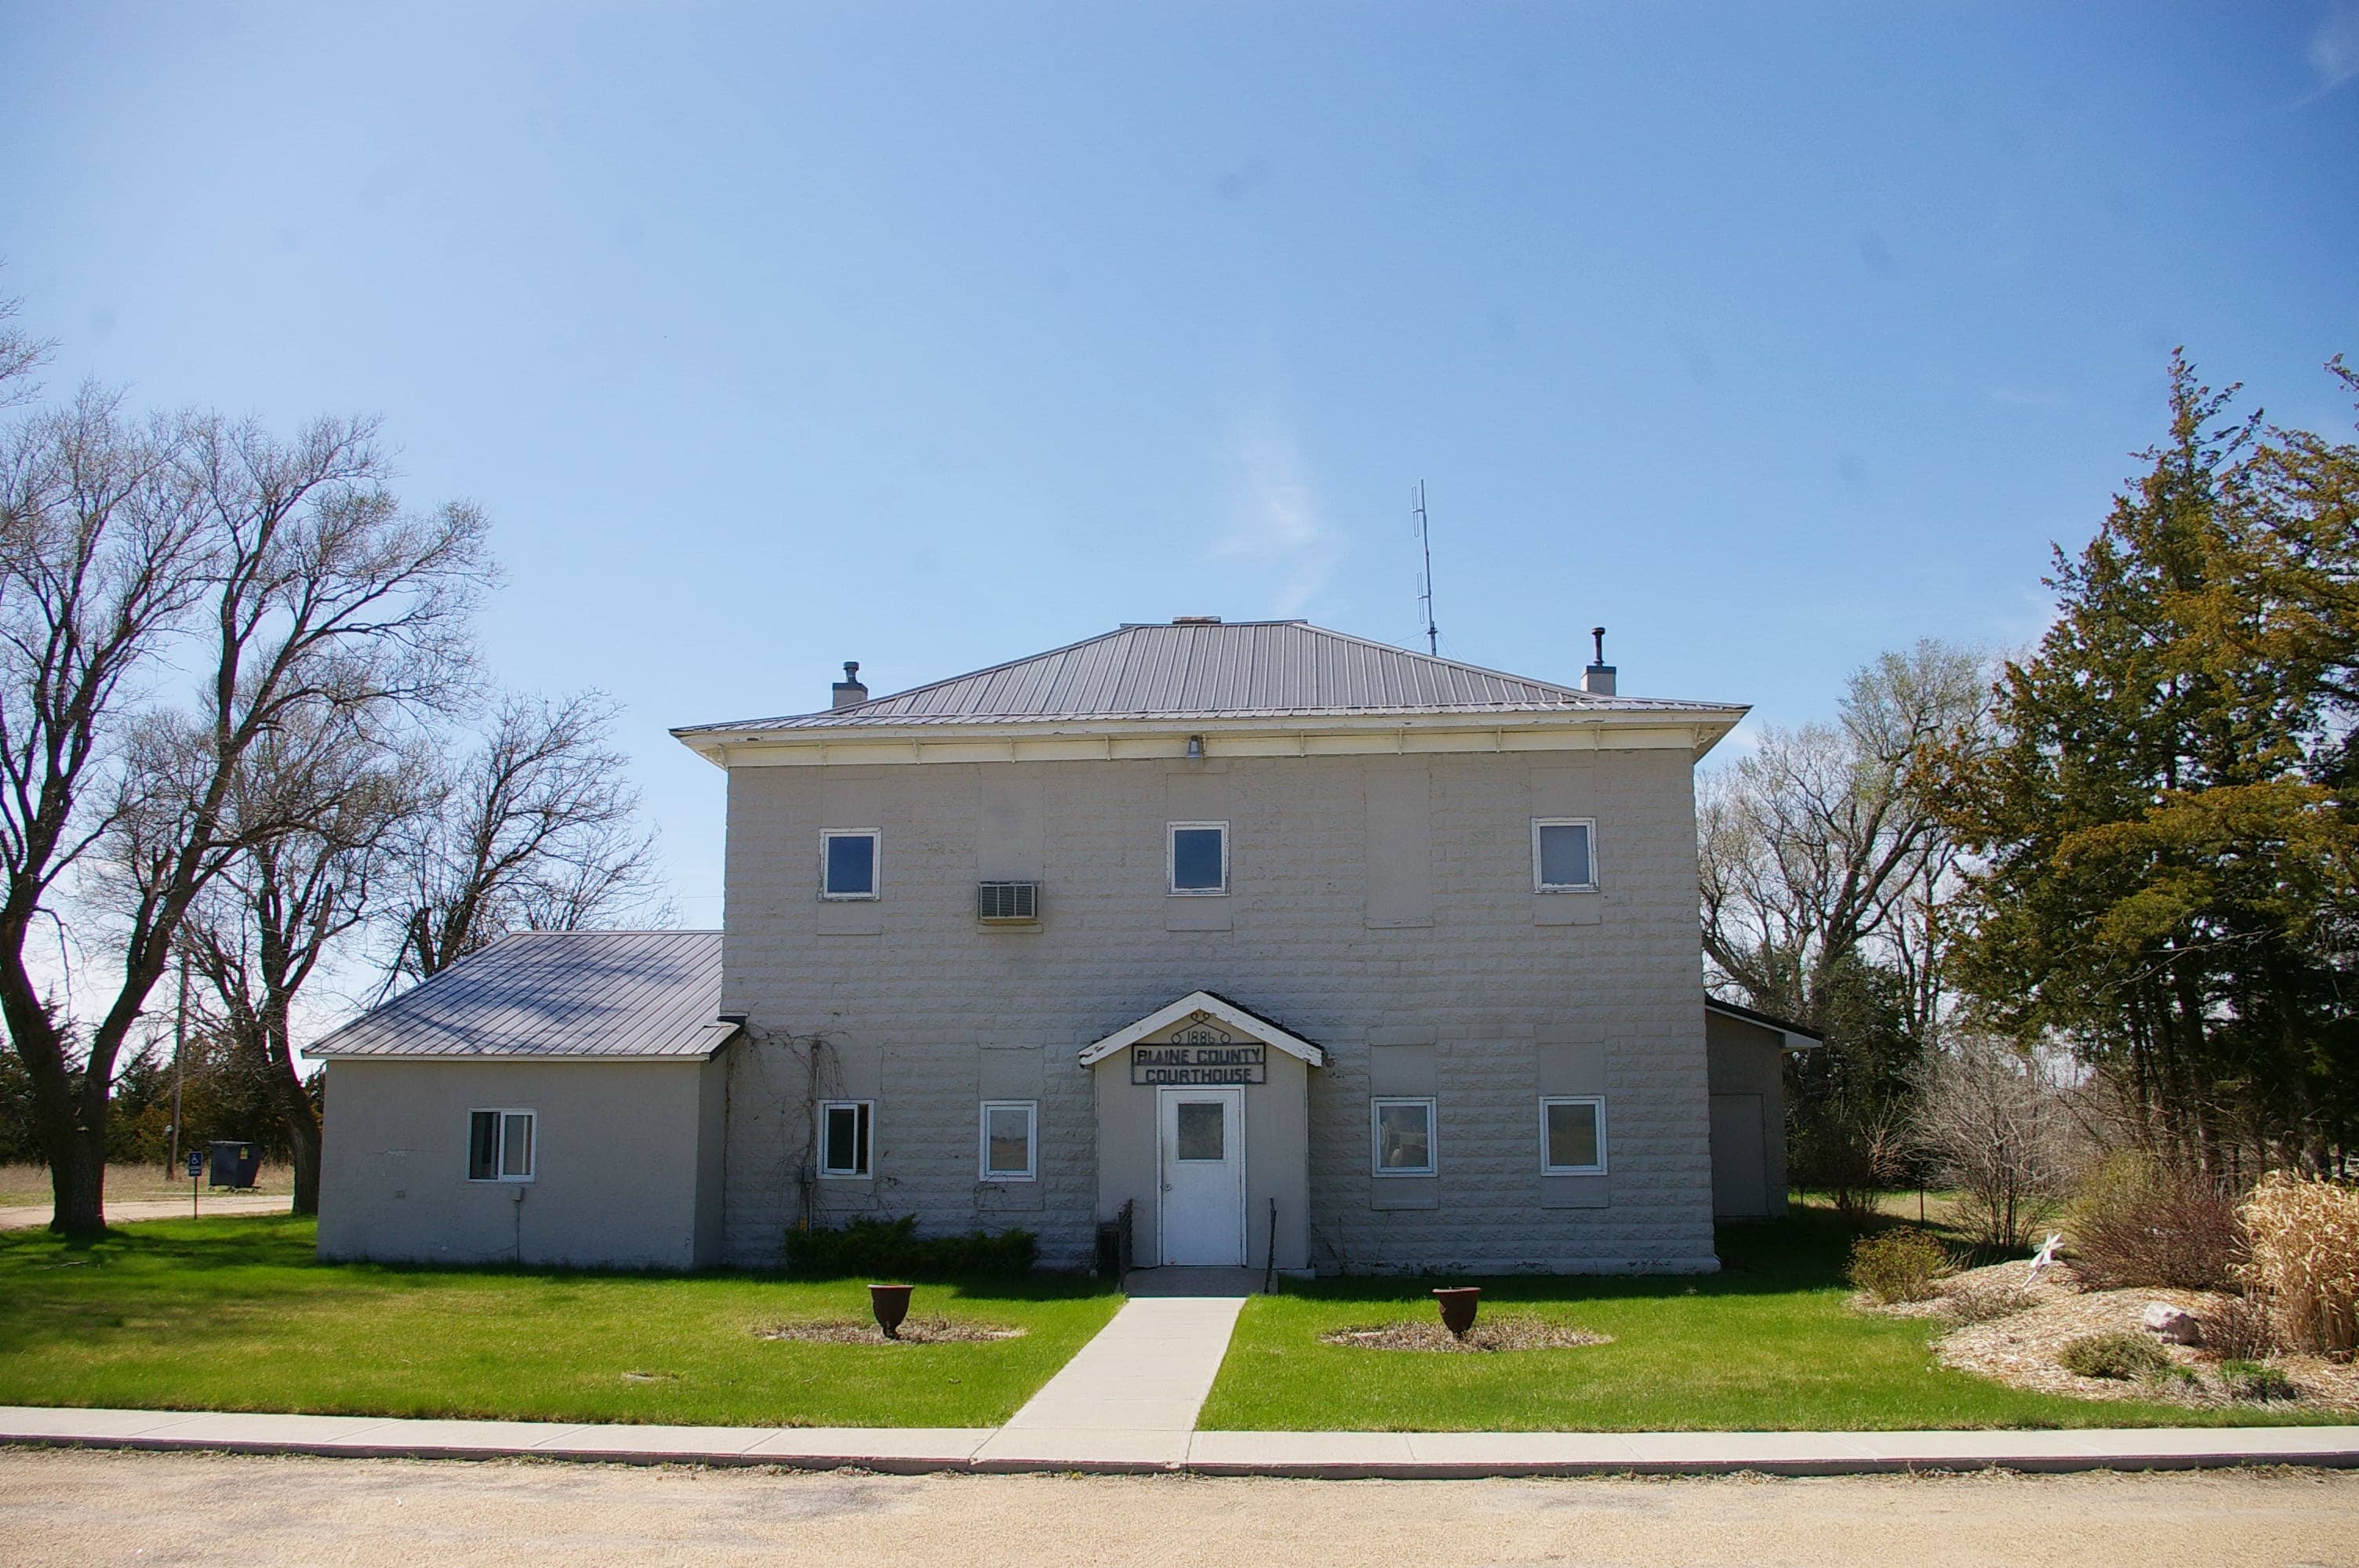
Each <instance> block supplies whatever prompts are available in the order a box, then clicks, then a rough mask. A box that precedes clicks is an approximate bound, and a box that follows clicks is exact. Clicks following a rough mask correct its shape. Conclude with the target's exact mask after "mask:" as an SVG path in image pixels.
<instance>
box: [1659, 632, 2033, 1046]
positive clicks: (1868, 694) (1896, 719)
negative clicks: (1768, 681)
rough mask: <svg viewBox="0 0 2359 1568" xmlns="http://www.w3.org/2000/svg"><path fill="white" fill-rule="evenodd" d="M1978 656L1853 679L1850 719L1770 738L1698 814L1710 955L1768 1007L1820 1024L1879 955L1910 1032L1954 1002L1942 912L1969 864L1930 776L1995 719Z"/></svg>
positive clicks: (1900, 657)
mask: <svg viewBox="0 0 2359 1568" xmlns="http://www.w3.org/2000/svg"><path fill="white" fill-rule="evenodd" d="M1988 708H1989V692H1988V682H1987V680H1986V679H1985V677H1984V673H1983V670H1982V666H1981V662H1980V661H1979V659H1977V658H1976V657H1975V655H1973V654H1971V653H1968V652H1965V651H1963V650H1961V649H1957V648H1951V647H1948V646H1946V645H1944V644H1942V643H1934V642H1923V643H1918V644H1917V646H1916V647H1915V648H1914V649H1912V650H1911V651H1909V652H1908V653H1907V654H1885V655H1884V656H1883V657H1881V658H1880V659H1878V660H1877V661H1876V662H1875V664H1873V665H1868V666H1867V667H1866V668H1864V669H1863V670H1861V671H1859V672H1858V673H1857V674H1855V675H1854V676H1852V679H1851V686H1850V689H1849V691H1848V692H1847V693H1846V695H1845V697H1844V698H1843V708H1842V712H1841V715H1840V717H1839V719H1838V721H1837V722H1836V723H1835V724H1832V725H1821V724H1810V725H1804V726H1803V727H1801V728H1800V729H1798V730H1777V729H1768V730H1763V731H1762V732H1761V736H1760V739H1759V741H1758V743H1757V744H1756V747H1755V749H1754V752H1753V753H1752V755H1750V756H1748V757H1745V759H1743V760H1742V761H1740V762H1736V763H1734V765H1733V766H1731V767H1729V768H1727V769H1724V770H1723V771H1722V772H1720V773H1717V774H1714V775H1712V776H1710V777H1709V778H1707V779H1706V780H1705V781H1704V783H1703V785H1702V787H1701V791H1700V798H1699V800H1698V803H1697V833H1698V839H1699V849H1700V851H1701V853H1700V860H1701V872H1702V892H1703V941H1704V951H1705V954H1706V956H1707V957H1709V958H1710V959H1711V960H1712V964H1713V966H1714V967H1715V968H1718V969H1719V971H1720V973H1721V974H1722V976H1723V977H1724V978H1725V979H1727V980H1728V981H1731V982H1733V983H1734V984H1735V985H1736V986H1737V987H1739V988H1740V989H1743V990H1744V991H1745V994H1746V996H1747V998H1748V999H1749V1000H1752V1001H1753V1003H1754V1004H1755V1005H1756V1006H1759V1007H1767V1008H1771V1009H1774V1010H1777V1011H1782V1012H1784V1013H1786V1014H1788V1016H1792V1017H1796V1018H1799V1019H1803V1020H1807V1021H1810V1022H1816V1021H1818V1019H1819V1018H1820V1017H1821V1012H1822V1011H1823V1008H1824V1004H1825V1001H1826V995H1827V987H1828V985H1829V984H1830V983H1831V982H1832V980H1833V979H1834V978H1835V977H1836V976H1838V975H1839V974H1840V973H1841V972H1842V970H1843V967H1844V965H1845V964H1846V963H1848V962H1850V961H1851V960H1853V959H1854V958H1857V957H1869V958H1872V959H1873V960H1874V961H1876V962H1879V963H1883V964H1886V965H1889V966H1891V967H1894V968H1897V969H1899V970H1900V971H1901V972H1902V973H1903V974H1904V976H1905V977H1906V979H1907V982H1908V996H1909V1012H1910V1018H1911V1022H1912V1024H1913V1025H1915V1026H1916V1029H1917V1031H1918V1033H1919V1036H1920V1037H1923V1036H1924V1035H1925V1034H1928V1033H1930V1027H1931V1025H1932V1023H1933V1022H1934V1021H1935V1019H1936V1018H1937V1017H1938V1015H1939V1011H1940V1005H1941V990H1940V966H1939V962H1938V951H1937V944H1938V940H1939V930H1938V926H1937V925H1936V924H1935V915H1936V911H1937V909H1938V905H1939V903H1940V899H1941V897H1942V895H1943V893H1944V892H1945V890H1946V884H1947V883H1948V882H1949V881H1950V880H1951V876H1952V873H1953V871H1954V868H1955V866H1956V861H1957V849H1956V845H1955V842H1954V840H1953V839H1952V838H1951V837H1950V835H1949V834H1948V833H1947V832H1946V831H1944V830H1943V828H1942V827H1941V823H1940V816H1939V814H1938V812H1937V810H1936V806H1937V804H1938V803H1937V801H1936V800H1935V798H1934V790H1935V788H1936V787H1937V785H1936V784H1935V783H1934V781H1932V780H1930V778H1928V777H1927V776H1926V775H1925V773H1923V771H1922V770H1921V769H1920V767H1919V761H1920V759H1921V758H1922V757H1923V755H1924V753H1925V751H1926V748H1927V747H1928V746H1929V745H1930V744H1932V743H1935V742H1948V741H1952V740H1953V739H1955V738H1957V737H1960V736H1965V737H1968V738H1971V737H1972V736H1973V735H1974V734H1975V733H1977V732H1979V731H1980V730H1981V729H1982V728H1983V727H1984V724H1985V722H1986V716H1987V713H1988Z"/></svg>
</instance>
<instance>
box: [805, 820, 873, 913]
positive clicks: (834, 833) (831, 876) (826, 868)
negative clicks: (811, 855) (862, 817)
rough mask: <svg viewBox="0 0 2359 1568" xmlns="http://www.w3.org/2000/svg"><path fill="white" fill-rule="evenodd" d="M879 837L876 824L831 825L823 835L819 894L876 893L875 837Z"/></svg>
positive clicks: (866, 895)
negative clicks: (860, 825)
mask: <svg viewBox="0 0 2359 1568" xmlns="http://www.w3.org/2000/svg"><path fill="white" fill-rule="evenodd" d="M879 837H880V835H879V834H878V832H877V830H876V829H875V828H874V827H831V828H829V829H828V830H827V831H826V832H824V833H822V834H821V835H820V841H819V875H820V882H819V895H820V897H821V898H875V896H876V841H877V839H878V838H879Z"/></svg>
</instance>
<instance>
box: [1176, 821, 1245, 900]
mask: <svg viewBox="0 0 2359 1568" xmlns="http://www.w3.org/2000/svg"><path fill="white" fill-rule="evenodd" d="M1182 828H1200V829H1201V828H1213V829H1217V830H1218V831H1219V833H1220V835H1221V885H1220V886H1219V887H1216V888H1183V887H1181V886H1180V830H1181V829H1182ZM1163 891H1164V892H1168V893H1169V894H1170V895H1171V896H1172V897H1174V898H1226V897H1228V896H1229V825H1228V824H1227V823H1225V822H1167V823H1165V824H1164V825H1163Z"/></svg>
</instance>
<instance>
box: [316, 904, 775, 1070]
mask: <svg viewBox="0 0 2359 1568" xmlns="http://www.w3.org/2000/svg"><path fill="white" fill-rule="evenodd" d="M720 1006H721V933H720V932H718V931H534V932H524V933H521V934H519V935H514V936H509V937H506V938H504V939H503V940H501V941H498V942H495V943H494V944H493V945H492V946H489V947H486V948H484V950H483V951H482V952H480V953H476V954H473V955H471V956H470V957H465V958H462V959H460V960H459V961H458V962H457V963H455V964H453V965H451V967H450V968H447V969H445V970H443V971H442V972H441V973H440V974H439V975H436V976H435V977H434V978H433V979H429V980H426V981H424V982H423V983H421V984H419V985H416V986H413V987H411V988H410V989H408V990H406V991H404V992H402V993H401V994H400V995H399V996H397V997H395V998H394V999H393V1000H391V1001H388V1002H386V1004H385V1005H384V1006H382V1007H379V1008H375V1009H374V1010H372V1011H369V1012H366V1013H364V1014H363V1015H362V1016H360V1017H359V1018H356V1019H354V1020H353V1021H352V1022H350V1023H347V1024H345V1025H344V1026H343V1027H342V1028H341V1029H338V1030H336V1031H334V1032H333V1033H330V1034H329V1035H327V1036H326V1037H325V1038H323V1039H321V1040H320V1041H319V1042H318V1043H316V1044H312V1045H310V1046H307V1047H306V1048H305V1050H304V1053H303V1054H305V1055H307V1056H313V1057H337V1056H376V1057H402V1056H412V1057H481V1058H495V1057H523V1058H541V1059H556V1058H595V1059H599V1060H609V1061H611V1060H627V1059H647V1058H655V1059H677V1058H690V1059H695V1058H701V1057H705V1056H710V1055H711V1054H712V1053H713V1052H715V1051H717V1050H719V1049H720V1048H721V1047H722V1046H723V1045H724V1044H727V1043H728V1041H729V1038H730V1036H731V1035H733V1034H734V1033H736V1029H737V1026H736V1025H735V1024H734V1023H733V1022H728V1021H726V1020H723V1019H722V1018H720V1017H719V1016H718V1013H719V1010H720Z"/></svg>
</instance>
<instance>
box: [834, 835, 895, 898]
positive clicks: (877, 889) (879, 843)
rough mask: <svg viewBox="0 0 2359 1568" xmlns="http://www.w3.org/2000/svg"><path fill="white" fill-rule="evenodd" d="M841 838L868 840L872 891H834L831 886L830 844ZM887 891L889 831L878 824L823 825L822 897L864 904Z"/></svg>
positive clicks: (869, 889)
mask: <svg viewBox="0 0 2359 1568" xmlns="http://www.w3.org/2000/svg"><path fill="white" fill-rule="evenodd" d="M838 838H865V839H867V840H868V891H867V892H829V891H828V886H827V847H828V846H829V845H830V844H832V843H833V842H834V841H835V840H837V839H838ZM884 892H885V832H884V829H882V828H878V827H823V828H821V829H820V835H819V896H820V897H821V898H823V899H825V900H827V902H828V903H864V902H867V901H869V900H873V899H876V898H879V897H882V896H883V894H884Z"/></svg>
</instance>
